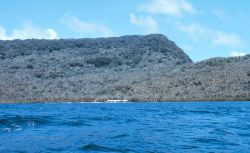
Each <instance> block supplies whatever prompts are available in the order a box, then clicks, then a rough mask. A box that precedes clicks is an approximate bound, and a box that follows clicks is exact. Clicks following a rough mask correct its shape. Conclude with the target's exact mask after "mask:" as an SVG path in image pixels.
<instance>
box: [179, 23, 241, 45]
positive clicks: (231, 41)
mask: <svg viewBox="0 0 250 153" xmlns="http://www.w3.org/2000/svg"><path fill="white" fill-rule="evenodd" d="M177 28H178V29H179V30H180V31H182V32H185V33H187V34H188V35H189V37H190V38H191V39H192V40H193V41H195V42H200V41H206V42H210V43H212V44H213V45H216V46H219V45H224V46H229V47H242V46H244V43H243V41H242V40H241V38H240V36H238V35H237V34H234V33H225V32H222V31H217V30H213V29H209V28H207V27H204V26H202V25H201V24H198V23H191V24H177Z"/></svg>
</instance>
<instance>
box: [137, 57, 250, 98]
mask: <svg viewBox="0 0 250 153" xmlns="http://www.w3.org/2000/svg"><path fill="white" fill-rule="evenodd" d="M249 66H250V55H247V56H244V57H234V58H212V59H208V60H205V61H202V62H198V63H191V64H186V65H182V66H179V67H176V68H175V69H173V70H171V71H169V72H168V73H166V75H164V76H161V77H153V78H148V79H147V80H146V81H142V82H140V83H138V84H136V85H134V91H135V95H137V96H138V97H135V99H136V100H147V101H201V100H203V101H210V100H212V101H216V100H250V67H249Z"/></svg>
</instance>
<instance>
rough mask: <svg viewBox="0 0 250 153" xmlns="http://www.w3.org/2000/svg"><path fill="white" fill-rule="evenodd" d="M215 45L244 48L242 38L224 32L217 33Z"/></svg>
mask: <svg viewBox="0 0 250 153" xmlns="http://www.w3.org/2000/svg"><path fill="white" fill-rule="evenodd" d="M214 44H215V45H226V46H234V47H241V46H243V42H242V40H241V38H240V37H239V36H238V35H236V34H228V33H223V32H217V33H216V36H215V39H214Z"/></svg>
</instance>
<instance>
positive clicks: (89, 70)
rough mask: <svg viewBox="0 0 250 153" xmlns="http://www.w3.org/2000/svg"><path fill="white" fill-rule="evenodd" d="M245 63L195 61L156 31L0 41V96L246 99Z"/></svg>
mask: <svg viewBox="0 0 250 153" xmlns="http://www.w3.org/2000/svg"><path fill="white" fill-rule="evenodd" d="M249 65H250V56H249V55H247V56H244V57H234V58H212V59H208V60H205V61H201V62H198V63H193V62H192V60H191V59H190V58H189V57H188V55H186V54H185V53H184V52H183V51H182V49H180V48H179V47H178V46H176V44H175V43H174V42H172V41H170V40H168V39H167V38H166V37H165V36H163V35H160V34H152V35H146V36H138V35H133V36H122V37H111V38H96V39H60V40H36V39H30V40H13V41H0V102H43V101H106V100H116V99H121V100H129V101H216V100H250V68H249Z"/></svg>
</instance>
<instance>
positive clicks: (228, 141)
mask: <svg viewBox="0 0 250 153" xmlns="http://www.w3.org/2000/svg"><path fill="white" fill-rule="evenodd" d="M249 151H250V102H211V103H209V102H202V103H199V102H188V103H184V102H177V103H36V104H0V152H1V153H6V152H23V153H24V152H109V153H110V152H115V153H116V152H117V153H144V152H145V153H169V152H180V153H181V152H184V153H187V152H200V153H206V152H207V153H208V152H216V153H218V152H227V153H228V152H229V153H230V152H232V153H235V152H241V153H244V152H249Z"/></svg>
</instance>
